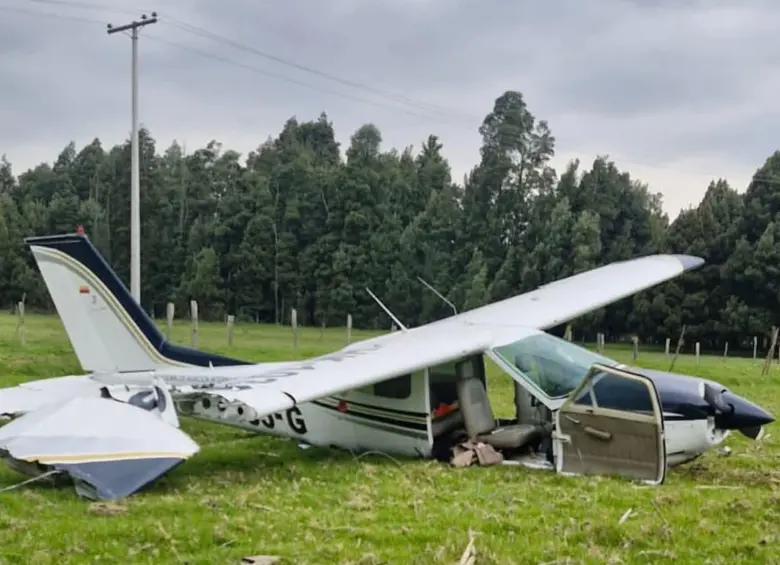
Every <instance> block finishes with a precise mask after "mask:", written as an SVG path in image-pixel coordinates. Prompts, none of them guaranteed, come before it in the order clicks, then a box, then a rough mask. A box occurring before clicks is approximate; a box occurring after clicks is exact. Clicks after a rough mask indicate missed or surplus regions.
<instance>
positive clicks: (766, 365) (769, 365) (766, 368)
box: [761, 326, 778, 376]
mask: <svg viewBox="0 0 780 565" xmlns="http://www.w3.org/2000/svg"><path fill="white" fill-rule="evenodd" d="M777 333H778V328H777V327H775V326H772V341H771V342H770V345H769V351H767V354H766V359H765V360H764V366H763V367H762V368H761V375H762V376H763V375H766V374H767V373H769V369H771V368H772V358H773V357H774V356H775V346H776V345H777Z"/></svg>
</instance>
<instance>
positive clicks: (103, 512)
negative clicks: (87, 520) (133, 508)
mask: <svg viewBox="0 0 780 565" xmlns="http://www.w3.org/2000/svg"><path fill="white" fill-rule="evenodd" d="M87 512H89V513H90V514H97V515H98V516H116V515H117V514H123V513H124V512H127V507H126V506H122V505H121V504H114V503H112V502H93V503H92V504H90V505H89V506H88V507H87Z"/></svg>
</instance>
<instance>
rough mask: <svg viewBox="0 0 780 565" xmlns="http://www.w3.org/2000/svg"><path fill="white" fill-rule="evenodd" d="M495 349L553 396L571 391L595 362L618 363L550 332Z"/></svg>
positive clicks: (511, 365) (510, 364)
mask: <svg viewBox="0 0 780 565" xmlns="http://www.w3.org/2000/svg"><path fill="white" fill-rule="evenodd" d="M493 351H494V352H495V353H497V354H498V356H499V357H501V358H502V359H503V360H504V361H505V362H506V363H507V364H508V365H509V366H510V367H513V368H514V369H515V370H516V371H517V372H518V373H520V374H521V375H522V376H523V377H525V379H526V380H528V381H530V382H532V383H533V384H535V385H536V386H537V387H539V389H540V390H541V391H542V392H544V394H546V395H547V396H549V397H551V398H561V397H564V396H566V395H568V394H570V393H571V392H572V391H573V390H574V389H575V388H577V386H578V385H579V384H580V382H581V381H582V379H583V378H584V377H585V375H586V374H587V372H588V370H589V369H590V367H591V366H592V365H593V364H594V363H603V364H605V365H614V364H615V362H614V361H612V360H611V359H608V358H606V357H603V356H602V355H598V354H596V353H593V352H592V351H588V350H587V349H585V348H583V347H579V346H577V345H575V344H573V343H571V342H569V341H566V340H564V339H560V338H558V337H554V336H552V335H550V334H547V333H539V334H533V335H530V336H528V337H525V338H523V339H520V340H518V341H515V342H514V343H510V344H508V345H503V346H501V347H497V348H495V349H494V350H493Z"/></svg>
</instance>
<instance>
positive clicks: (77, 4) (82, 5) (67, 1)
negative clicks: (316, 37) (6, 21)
mask: <svg viewBox="0 0 780 565" xmlns="http://www.w3.org/2000/svg"><path fill="white" fill-rule="evenodd" d="M26 1H27V2H30V3H37V4H45V5H50V6H62V7H70V8H78V9H84V10H103V11H106V12H116V13H127V10H124V9H122V8H119V9H117V8H116V7H110V8H109V7H105V6H104V5H101V4H96V3H93V2H86V1H80V0H26ZM0 11H7V12H12V13H21V14H27V15H32V16H43V17H50V18H55V19H64V20H70V21H76V22H83V23H89V24H96V23H98V24H104V23H105V22H102V21H100V20H96V19H92V18H85V17H78V16H70V15H66V14H60V13H52V12H41V11H34V10H27V9H24V8H17V7H12V6H8V5H0ZM169 20H170V25H171V26H172V27H176V28H178V29H180V30H182V31H185V32H188V33H190V34H191V35H195V36H200V37H203V38H206V39H210V40H212V41H215V42H218V43H223V44H225V45H228V46H231V47H233V48H236V49H240V50H243V51H248V52H249V53H253V54H255V55H258V56H261V57H265V58H270V59H271V60H277V62H280V63H281V64H285V65H287V66H292V67H295V68H298V67H300V68H302V69H305V70H309V71H312V72H313V74H317V75H320V76H323V77H329V78H331V79H335V80H336V81H337V82H342V84H347V85H355V86H353V87H355V88H360V87H363V89H364V90H365V89H366V88H367V89H368V90H369V91H371V92H377V93H383V94H385V95H387V96H390V97H391V98H392V97H396V98H401V99H406V100H409V101H412V102H415V101H414V100H412V99H411V98H407V97H402V96H399V95H394V94H392V93H387V92H385V91H382V90H381V89H377V88H374V87H370V86H368V85H361V84H360V83H357V82H353V81H349V80H347V79H340V78H339V77H335V75H329V74H328V73H323V72H321V71H317V70H316V69H309V68H308V67H305V66H303V65H300V66H298V64H297V63H294V62H292V61H287V60H285V59H282V58H281V57H276V56H275V55H271V54H268V53H264V52H262V51H259V50H256V49H255V48H253V47H249V46H245V45H242V44H240V43H238V42H235V41H233V40H230V39H228V38H224V37H222V36H219V35H217V34H214V33H212V32H208V31H207V30H204V29H202V28H198V27H196V26H193V25H191V24H188V23H186V22H184V21H181V20H177V19H175V18H169ZM160 23H162V24H165V23H167V22H166V21H164V20H162V21H160ZM147 39H150V40H154V41H158V42H160V43H164V44H167V45H170V46H172V47H175V48H178V49H182V50H185V51H189V52H191V53H193V54H197V55H199V56H201V57H204V58H208V59H212V60H216V61H219V62H222V63H225V64H229V65H233V66H235V67H238V68H243V69H244V70H248V71H251V72H254V73H257V74H261V75H264V76H267V77H269V78H274V79H276V80H282V81H285V82H289V83H291V84H297V85H299V86H305V87H307V88H311V89H314V90H319V91H321V92H326V93H329V94H332V95H335V96H339V97H343V98H347V99H351V100H355V101H359V102H363V103H367V104H371V105H374V106H378V107H384V108H388V109H392V110H396V111H402V112H404V113H407V114H409V115H412V116H416V117H423V118H426V119H431V120H433V121H438V122H444V123H447V122H448V121H449V122H450V123H452V118H451V117H450V119H449V120H448V119H447V117H444V116H442V117H441V118H438V117H435V116H430V115H422V114H419V113H415V112H412V111H411V110H407V109H406V108H403V107H395V106H389V105H386V104H383V103H381V102H377V101H374V100H370V99H367V98H363V97H360V96H355V95H352V94H347V93H343V92H339V91H334V90H330V89H327V88H324V87H321V86H318V85H314V84H310V83H307V82H305V81H301V80H297V79H295V78H292V77H288V76H285V75H280V74H276V73H272V72H269V71H266V70H264V69H260V68H258V67H254V66H251V65H247V64H244V63H240V62H237V61H235V60H232V59H231V58H229V57H223V56H220V55H216V54H213V53H210V52H207V51H202V50H199V49H197V48H194V47H191V46H189V45H184V44H180V43H177V42H174V41H170V40H167V39H162V38H159V37H157V36H152V35H147ZM415 103H416V104H418V105H420V106H424V107H429V108H431V109H433V108H436V107H435V106H433V105H428V104H424V103H422V104H421V103H418V102H415ZM444 112H449V110H446V109H444ZM461 116H462V119H461V120H459V121H468V122H469V123H473V120H469V119H468V118H467V117H466V115H465V114H461ZM479 121H480V122H481V119H480V120H479ZM556 141H560V139H557V140H556ZM575 152H576V151H575ZM599 154H601V153H599ZM620 162H621V163H623V164H625V165H629V166H631V165H635V166H641V167H647V168H651V169H656V170H658V171H667V172H675V173H685V174H690V175H699V176H709V177H711V178H713V179H716V178H723V175H719V174H712V173H710V172H703V171H691V170H683V169H676V168H672V167H667V166H659V165H657V164H651V163H647V162H641V161H635V160H629V159H620ZM751 179H752V180H755V181H757V182H767V183H771V184H780V180H778V179H773V178H766V177H758V176H751Z"/></svg>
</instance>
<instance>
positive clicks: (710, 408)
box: [0, 233, 774, 499]
mask: <svg viewBox="0 0 780 565" xmlns="http://www.w3.org/2000/svg"><path fill="white" fill-rule="evenodd" d="M26 242H27V244H28V245H29V246H30V249H31V251H32V253H33V255H34V258H35V261H36V262H37V265H38V267H39V269H40V271H41V273H42V275H43V277H44V280H45V282H46V285H47V287H48V290H49V292H50V294H51V296H52V299H53V301H54V304H55V306H56V309H57V312H58V314H59V316H60V318H61V319H62V322H63V324H64V326H65V329H66V331H67V334H68V337H69V339H70V341H71V344H72V346H73V349H74V350H75V353H76V355H77V357H78V359H79V362H80V364H81V366H82V368H83V370H84V371H85V372H86V373H88V374H85V375H73V376H65V377H58V378H50V379H43V380H37V381H33V382H28V383H24V384H21V385H19V386H15V387H9V388H5V389H0V415H2V416H5V417H8V418H12V421H11V422H10V423H9V424H7V425H6V426H4V427H2V428H0V456H2V457H3V458H4V459H5V460H6V461H8V462H9V463H10V464H11V465H12V466H13V467H14V468H15V469H18V470H20V471H22V472H25V473H28V474H32V475H36V474H50V473H60V474H61V475H63V474H64V475H65V476H66V478H68V477H69V478H70V479H72V480H73V481H74V482H75V483H76V486H77V489H78V492H79V493H80V494H82V495H84V496H88V497H90V498H103V499H112V498H114V499H115V498H120V497H122V496H127V495H129V494H132V493H133V492H135V491H137V490H138V489H140V488H142V487H143V486H144V485H146V484H148V483H150V482H151V481H154V480H155V479H157V478H158V477H160V476H162V475H163V474H165V473H166V472H168V471H169V470H170V469H172V468H173V467H175V466H176V465H177V464H178V463H181V462H182V461H184V460H186V459H187V458H188V457H190V456H191V455H193V454H194V453H196V452H197V451H198V446H197V444H195V443H194V442H193V441H192V440H191V439H190V438H189V436H187V435H186V434H185V433H184V432H183V431H181V430H180V429H179V416H189V417H194V418H198V419H201V420H207V421H210V422H215V423H219V424H225V425H229V426H235V427H238V428H243V429H246V430H251V431H253V432H257V433H262V434H269V435H273V436H280V437H285V438H292V439H295V440H297V441H298V442H300V443H302V444H308V445H317V446H331V447H338V448H343V449H348V450H353V451H359V450H376V451H383V452H385V453H395V454H401V455H408V456H412V457H440V458H442V457H444V458H446V457H449V456H450V455H451V454H452V453H453V451H457V449H458V446H459V445H461V444H462V442H463V441H464V440H468V441H470V444H471V445H478V446H483V447H484V446H485V445H487V446H489V447H490V448H492V450H493V451H494V452H498V453H499V454H500V458H501V459H503V461H504V462H506V463H510V464H521V465H526V466H528V467H533V468H546V469H549V470H552V471H557V472H559V473H564V474H618V475H623V476H626V477H628V478H632V479H637V480H642V481H646V482H648V483H652V484H660V483H662V482H663V481H664V478H665V476H666V472H667V468H668V467H671V466H674V465H679V464H682V463H685V462H688V461H691V460H693V459H695V458H697V457H699V456H700V455H701V454H702V453H704V452H705V451H707V450H708V449H710V448H712V447H714V446H716V445H718V444H720V443H721V442H722V441H723V440H724V438H725V437H726V436H727V435H728V434H729V433H730V432H731V431H732V430H738V431H740V432H741V433H742V434H744V435H746V436H748V437H750V438H753V439H757V438H759V437H760V436H761V434H762V432H763V426H764V425H766V424H769V423H771V422H773V421H774V417H773V416H772V415H770V414H768V413H767V412H766V411H764V410H763V409H762V408H760V407H759V406H757V405H756V404H753V403H752V402H750V401H748V400H746V399H744V398H742V397H740V396H738V395H737V394H734V393H733V392H731V391H730V390H728V389H727V388H725V387H724V386H722V385H720V384H718V383H716V382H712V381H709V380H704V379H700V378H696V377H692V376H686V375H677V374H671V373H664V372H660V371H651V370H647V369H641V368H637V367H630V366H626V365H623V364H620V363H618V362H617V361H614V360H612V359H609V358H607V357H604V356H603V355H599V354H597V353H594V352H592V351H589V350H587V349H585V348H582V347H579V346H577V345H575V344H573V343H571V342H568V341H566V340H563V339H559V338H557V337H554V336H552V335H550V334H549V333H546V332H545V330H547V329H550V328H552V327H555V326H558V325H560V324H562V323H565V322H567V321H569V320H572V319H574V318H577V317H579V316H582V315H583V314H586V313H588V312H591V311H593V310H595V309H597V308H600V307H603V306H606V305H608V304H610V303H612V302H615V301H617V300H619V299H622V298H624V297H628V296H630V295H632V294H634V293H636V292H639V291H641V290H644V289H647V288H649V287H652V286H654V285H657V284H659V283H662V282H664V281H667V280H669V279H672V278H674V277H676V276H679V275H681V274H683V273H685V272H686V271H689V270H692V269H695V268H698V267H700V266H701V265H702V264H703V263H704V261H703V260H702V259H699V258H697V257H692V256H687V255H653V256H646V257H641V258H637V259H633V260H629V261H623V262H618V263H613V264H610V265H607V266H604V267H600V268H596V269H593V270H591V271H587V272H583V273H580V274H577V275H574V276H571V277H568V278H565V279H562V280H559V281H556V282H553V283H550V284H546V285H544V286H542V287H540V288H538V289H536V290H534V291H532V292H528V293H525V294H522V295H519V296H515V297H513V298H509V299H506V300H502V301H500V302H495V303H493V304H490V305H487V306H483V307H481V308H476V309H474V310H470V311H467V312H463V313H460V314H455V315H453V316H451V317H448V318H446V319H443V320H439V321H436V322H433V323H430V324H426V325H423V326H420V327H416V328H411V329H407V328H405V327H403V326H402V325H401V331H398V332H393V333H390V334H386V335H382V336H380V337H376V338H373V339H368V340H365V341H361V342H357V343H354V344H351V345H349V346H347V347H345V348H343V349H341V350H339V351H337V352H334V353H330V354H328V355H323V356H320V357H315V358H312V359H307V360H303V361H289V362H282V363H258V364H255V363H249V362H246V361H241V360H238V359H231V358H229V357H225V356H222V355H217V354H213V353H208V352H204V351H198V350H194V349H190V348H186V347H182V346H178V345H174V344H172V343H170V342H169V341H167V340H166V339H165V336H164V335H163V333H162V332H161V331H160V330H159V328H158V327H157V325H156V324H155V323H154V321H153V320H152V319H151V318H150V317H149V316H147V315H146V313H145V312H144V311H143V310H142V308H140V307H139V305H138V304H137V303H136V302H135V301H134V300H133V298H132V296H131V295H130V293H129V292H128V290H127V288H126V287H125V285H124V284H123V283H122V282H121V281H120V279H119V278H118V277H117V276H116V274H115V273H114V272H113V270H112V269H111V268H110V267H109V265H108V264H107V262H106V261H105V260H104V259H103V257H102V256H101V255H100V254H99V252H98V251H97V249H96V248H95V247H94V246H93V244H92V243H91V242H90V240H89V238H88V237H87V236H85V235H83V234H81V233H79V234H65V235H58V236H46V237H35V238H29V239H27V240H26ZM380 305H381V302H380ZM383 308H384V306H383ZM388 314H390V315H391V316H392V313H390V312H389V311H388ZM486 359H489V360H491V361H492V362H493V363H495V364H496V365H497V366H498V367H499V368H500V369H501V370H502V371H503V372H505V373H506V374H507V375H508V376H509V377H510V378H511V379H512V382H513V385H514V395H515V398H514V404H515V409H516V410H515V411H516V414H515V417H514V418H513V419H511V420H501V419H497V418H496V416H495V415H494V413H493V410H492V408H491V405H490V401H489V399H488V394H487V387H488V384H489V383H488V379H486V375H485V361H486Z"/></svg>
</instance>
